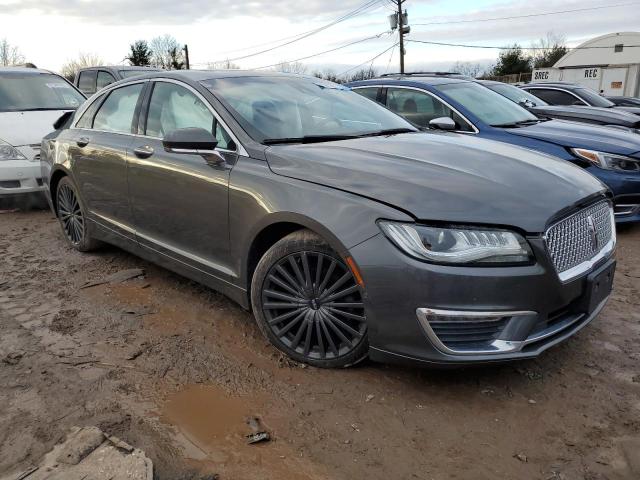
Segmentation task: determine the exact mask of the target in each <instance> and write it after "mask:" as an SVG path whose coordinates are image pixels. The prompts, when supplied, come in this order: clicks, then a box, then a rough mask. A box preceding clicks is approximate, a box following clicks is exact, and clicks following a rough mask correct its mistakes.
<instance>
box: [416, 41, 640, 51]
mask: <svg viewBox="0 0 640 480" xmlns="http://www.w3.org/2000/svg"><path fill="white" fill-rule="evenodd" d="M405 42H412V43H425V44H427V45H440V46H444V47H464V48H485V49H493V50H510V49H512V48H514V46H513V45H511V46H507V47H496V46H490V45H468V44H464V43H446V42H429V41H426V40H412V39H408V38H407V39H406V40H405ZM622 47H623V48H637V47H640V45H622ZM516 48H519V49H520V50H553V49H554V48H558V47H557V46H555V47H521V46H519V45H518V46H517V47H516ZM565 48H566V49H567V50H590V49H598V48H613V46H593V47H565Z"/></svg>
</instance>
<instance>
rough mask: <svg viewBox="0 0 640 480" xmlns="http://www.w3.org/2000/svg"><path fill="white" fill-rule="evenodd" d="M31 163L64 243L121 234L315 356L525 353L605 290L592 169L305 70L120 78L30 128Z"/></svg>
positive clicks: (328, 361)
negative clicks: (36, 148) (37, 130)
mask: <svg viewBox="0 0 640 480" xmlns="http://www.w3.org/2000/svg"><path fill="white" fill-rule="evenodd" d="M478 88H484V87H480V86H478ZM505 101H507V100H505ZM42 168H43V174H44V178H45V185H46V188H47V192H48V194H49V199H50V201H51V206H52V208H53V210H54V212H55V214H56V215H57V217H58V218H59V219H60V224H61V226H62V232H63V233H64V236H65V238H66V239H67V240H68V242H69V243H70V245H72V246H73V247H74V248H76V249H77V250H80V251H87V250H90V249H92V248H95V247H96V246H98V243H99V242H100V241H104V242H108V243H112V244H114V245H119V246H120V247H122V248H124V249H126V250H128V251H131V252H133V253H135V254H137V255H140V256H142V257H144V258H147V259H149V260H151V261H153V262H156V263H159V264H160V265H163V266H165V267H167V268H169V269H172V270H174V271H176V272H179V273H181V274H183V275H185V276H187V277H189V278H192V279H195V280H197V281H199V282H202V283H204V284H206V285H208V286H210V287H212V288H214V289H216V290H219V291H221V292H224V293H225V294H226V295H228V296H229V297H231V298H232V299H234V300H236V301H237V302H238V303H240V304H241V305H242V306H243V307H245V308H251V309H253V313H254V315H255V317H256V320H257V322H258V325H259V327H260V329H261V330H262V332H263V333H264V334H265V335H266V337H267V338H268V339H269V340H270V341H271V342H272V343H273V345H275V346H276V347H277V348H279V349H280V350H282V351H283V352H285V353H286V354H288V355H290V356H291V357H292V358H294V359H296V360H298V361H303V362H307V363H309V364H311V365H316V366H320V367H341V366H347V365H351V364H354V363H356V362H358V361H360V360H362V359H363V358H365V357H366V356H367V355H369V356H370V357H371V358H373V359H375V360H388V361H389V360H396V361H416V362H422V363H453V364H466V363H477V362H495V361H500V360H503V361H504V360H512V359H521V358H529V357H534V356H536V355H538V354H539V353H541V352H542V351H543V350H545V349H547V348H549V347H550V346H552V345H554V344H557V343H558V342H560V341H562V340H564V339H566V338H568V337H569V336H571V335H572V334H574V333H575V332H576V331H578V330H579V329H581V328H582V327H584V326H585V325H586V324H587V323H589V322H590V321H591V320H592V319H593V318H594V317H595V316H596V315H597V314H598V312H600V310H601V309H602V308H603V306H604V304H605V302H606V300H607V298H608V297H609V294H610V292H611V282H612V278H613V272H614V268H615V260H614V259H613V253H614V247H615V242H616V237H615V225H614V216H613V209H612V205H611V198H610V197H609V193H608V191H607V189H606V187H605V186H604V185H603V184H602V183H600V182H599V181H598V180H597V179H596V178H594V177H593V176H591V175H589V174H587V173H585V172H584V171H583V170H581V169H580V168H577V167H575V166H573V165H571V164H568V163H567V162H563V161H560V160H556V159H554V158H552V157H550V156H547V155H541V154H539V153H537V152H534V151H532V150H527V149H522V148H518V147H515V146H511V145H507V144H503V143H499V142H493V141H488V140H483V139H480V138H476V137H473V136H468V135H460V134H455V133H448V132H433V133H423V132H420V131H418V129H416V128H415V127H413V126H412V125H411V124H410V123H408V122H407V121H406V120H404V119H402V118H401V117H399V116H398V115H396V114H394V113H392V112H390V111H389V110H387V109H385V108H384V107H382V106H381V105H378V104H376V103H375V102H371V101H369V100H367V99H366V98H363V97H362V96H360V95H358V94H356V93H354V92H352V91H350V90H349V89H348V88H345V87H343V86H340V85H336V84H334V83H331V82H327V81H324V80H320V79H317V78H311V77H309V78H307V77H301V76H294V75H285V74H276V73H264V72H260V73H258V72H242V71H237V70H235V71H194V70H192V71H177V72H162V73H156V74H150V75H145V76H142V77H136V78H132V79H128V80H124V81H120V82H117V83H115V84H113V85H110V86H109V87H107V88H106V89H104V90H102V91H101V92H99V93H98V94H96V95H94V97H93V98H91V99H89V100H88V101H87V102H86V103H85V104H84V105H83V107H82V108H81V109H80V110H79V111H78V112H77V115H76V116H75V117H74V119H73V120H72V121H70V122H69V124H67V125H66V126H65V127H63V128H61V129H59V130H57V131H56V132H55V133H52V134H51V135H48V136H47V137H45V139H44V140H43V150H42Z"/></svg>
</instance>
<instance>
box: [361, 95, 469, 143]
mask: <svg viewBox="0 0 640 480" xmlns="http://www.w3.org/2000/svg"><path fill="white" fill-rule="evenodd" d="M367 87H369V88H370V87H371V85H358V86H357V87H351V89H352V90H358V89H360V88H367ZM377 87H378V88H387V89H388V88H399V89H404V90H415V91H416V92H421V93H426V94H427V95H429V96H431V97H433V98H435V99H436V100H438V101H439V102H441V103H444V104H445V105H446V106H447V107H448V108H450V109H451V110H453V111H454V112H455V113H457V114H458V115H460V118H462V119H463V120H464V121H465V122H467V125H469V126H470V127H471V128H472V129H473V132H465V131H463V130H448V131H450V132H455V133H464V134H467V135H476V134H478V133H480V130H478V128H477V127H476V126H475V125H474V124H473V123H471V122H470V121H469V119H468V118H467V117H465V116H464V115H463V114H462V113H460V112H459V111H458V109H456V108H454V107H453V106H451V104H450V103H449V102H447V101H446V100H444V99H443V98H440V97H439V96H438V95H436V94H434V93H433V92H430V91H429V90H425V89H423V88H418V87H410V86H407V85H387V84H378V85H377ZM376 103H377V102H376ZM381 105H383V106H384V107H385V108H387V109H389V107H387V106H386V105H384V104H381ZM391 111H392V112H393V110H391ZM393 113H395V114H396V115H400V114H399V113H398V112H393ZM400 116H402V115H400ZM403 118H404V117H403Z"/></svg>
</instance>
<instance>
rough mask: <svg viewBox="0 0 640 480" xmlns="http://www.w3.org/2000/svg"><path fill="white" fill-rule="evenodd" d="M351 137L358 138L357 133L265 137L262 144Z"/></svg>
mask: <svg viewBox="0 0 640 480" xmlns="http://www.w3.org/2000/svg"><path fill="white" fill-rule="evenodd" d="M353 138H358V135H305V136H304V137H286V138H265V139H264V140H263V141H262V143H263V144H264V145H278V144H284V143H319V142H334V141H338V140H350V139H353Z"/></svg>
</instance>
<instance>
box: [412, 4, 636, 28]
mask: <svg viewBox="0 0 640 480" xmlns="http://www.w3.org/2000/svg"><path fill="white" fill-rule="evenodd" d="M638 4H640V2H629V3H618V4H616V5H605V6H600V7H584V8H574V9H571V10H558V11H555V12H544V13H530V14H526V15H513V16H511V17H494V18H478V19H475V20H451V21H444V22H428V23H414V24H413V25H414V26H418V25H420V26H425V25H451V24H455V23H476V22H492V21H494V20H514V19H518V18H531V17H543V16H547V15H560V14H563V13H574V12H586V11H589V10H602V9H607V8H617V7H628V6H631V5H638Z"/></svg>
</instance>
